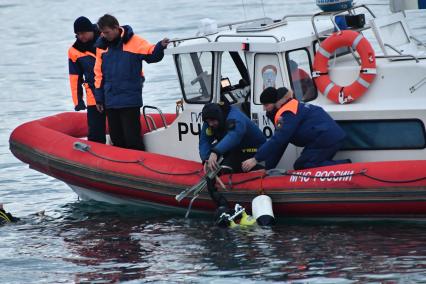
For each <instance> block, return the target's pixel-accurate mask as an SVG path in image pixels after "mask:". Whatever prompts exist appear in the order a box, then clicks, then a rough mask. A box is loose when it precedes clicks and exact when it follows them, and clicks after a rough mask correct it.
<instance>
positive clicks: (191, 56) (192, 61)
mask: <svg viewBox="0 0 426 284" xmlns="http://www.w3.org/2000/svg"><path fill="white" fill-rule="evenodd" d="M175 61H176V66H177V71H178V75H179V82H180V85H181V88H182V93H183V96H184V99H185V101H186V102H188V103H195V104H196V103H200V104H204V103H207V102H210V101H211V99H212V89H213V85H212V83H213V80H212V74H213V54H212V53H211V52H192V53H188V54H178V55H176V56H175Z"/></svg>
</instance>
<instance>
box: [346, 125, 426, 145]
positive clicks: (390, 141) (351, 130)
mask: <svg viewBox="0 0 426 284" xmlns="http://www.w3.org/2000/svg"><path fill="white" fill-rule="evenodd" d="M338 124H339V125H340V126H341V127H342V128H343V130H344V131H345V132H346V140H345V144H344V146H343V148H342V150H400V149H424V148H425V147H426V139H425V127H424V124H423V122H422V121H421V120H418V119H402V120H399V119H398V120H358V121H338Z"/></svg>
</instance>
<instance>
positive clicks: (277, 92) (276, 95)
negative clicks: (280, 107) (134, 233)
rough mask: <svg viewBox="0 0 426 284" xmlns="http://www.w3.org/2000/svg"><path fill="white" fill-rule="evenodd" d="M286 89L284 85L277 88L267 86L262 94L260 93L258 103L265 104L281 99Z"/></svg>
mask: <svg viewBox="0 0 426 284" xmlns="http://www.w3.org/2000/svg"><path fill="white" fill-rule="evenodd" d="M287 92H288V90H287V88H286V87H281V88H278V89H275V88H274V87H268V88H266V89H265V90H263V92H262V94H260V103H261V104H263V105H265V104H274V103H276V102H277V101H278V100H280V99H282V98H283V97H284V96H285V95H286V94H287Z"/></svg>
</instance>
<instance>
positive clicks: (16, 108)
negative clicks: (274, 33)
mask: <svg viewBox="0 0 426 284" xmlns="http://www.w3.org/2000/svg"><path fill="white" fill-rule="evenodd" d="M121 2H122V1H111V0H108V1H102V2H100V1H99V2H96V3H95V2H93V1H92V2H88V1H81V0H77V1H48V0H39V1H26V0H21V1H18V0H16V1H15V0H0V19H1V22H2V24H1V25H0V121H1V123H0V203H5V207H6V209H7V210H9V211H11V212H13V213H15V214H16V215H17V216H19V217H21V218H22V221H21V222H19V223H18V224H14V225H7V226H5V227H1V228H0V283H70V282H71V283H72V282H82V283H84V282H90V283H114V282H126V281H129V282H128V283H139V282H145V281H152V282H167V283H168V282H202V283H204V282H209V283H241V282H242V281H244V283H251V282H275V281H279V282H292V283H353V282H363V283H364V282H368V283H426V236H425V232H426V222H420V221H419V222H416V221H411V222H398V221H393V222H386V221H374V222H371V221H357V222H353V221H343V222H333V221H322V222H311V221H305V220H280V223H279V224H278V225H277V226H275V227H273V228H250V229H236V230H223V229H218V228H215V227H212V220H211V218H209V217H197V218H193V219H190V220H185V219H184V218H183V216H181V215H180V214H173V215H171V214H170V213H169V214H161V212H147V211H144V210H141V209H136V208H131V207H117V206H109V205H105V204H101V203H94V202H81V201H78V199H77V196H76V195H75V194H74V193H73V192H72V191H71V189H69V188H68V187H67V186H66V185H65V184H64V183H62V182H60V181H58V180H55V179H53V178H51V177H48V176H46V175H43V174H40V173H38V172H36V171H33V170H31V169H28V166H27V165H25V164H23V163H21V162H20V161H18V160H17V159H16V158H15V157H13V155H12V154H11V153H10V151H9V145H8V139H9V135H10V133H11V131H12V130H13V129H14V128H15V127H16V126H18V125H19V124H21V123H23V122H25V121H29V120H32V119H36V118H40V117H43V116H47V115H52V114H55V113H58V112H63V111H72V110H73V107H72V102H71V95H70V91H69V85H68V74H67V72H68V69H67V49H68V47H69V45H70V44H71V43H72V42H73V30H72V23H73V21H74V19H75V18H76V17H78V16H81V15H86V16H88V17H89V18H91V19H92V20H94V21H95V20H96V19H97V18H98V17H99V16H101V15H102V14H104V13H107V12H108V13H112V14H113V15H115V16H117V18H118V19H119V20H120V23H121V24H130V25H131V26H132V27H133V28H134V30H135V32H136V33H137V34H141V35H142V36H143V37H145V38H146V39H148V40H150V41H151V42H155V41H157V40H160V39H161V38H163V37H164V36H168V37H170V38H173V37H184V36H192V35H194V34H195V32H196V27H197V25H198V21H199V19H202V18H206V17H209V18H213V19H216V20H218V22H219V23H223V22H230V21H236V20H242V19H244V18H245V17H247V18H258V17H263V9H262V7H261V6H260V3H261V2H262V1H261V0H259V1H258V0H256V1H254V0H244V1H243V2H242V1H240V0H236V1H204V0H203V1H194V0H174V1H172V0H162V1H136V0H132V1H124V3H121ZM263 2H264V4H265V13H266V15H267V16H271V17H274V18H279V17H282V16H283V15H284V14H289V13H307V12H311V11H314V10H316V7H315V5H313V4H312V3H313V2H314V1H313V0H312V1H311V0H304V1H302V0H281V1H279V0H263ZM366 2H367V1H358V3H366ZM373 2H374V3H387V1H386V0H376V1H373ZM242 3H244V4H245V5H244V6H245V8H246V10H245V11H244V9H243V8H242V6H243V5H242ZM374 9H375V12H376V13H377V14H379V15H380V14H384V13H387V12H388V8H387V7H386V6H374ZM409 15H410V17H411V19H410V21H409V24H410V26H411V27H412V28H413V30H414V33H415V35H417V36H418V37H420V38H422V39H423V40H425V39H426V29H425V23H426V21H425V13H423V12H414V13H409ZM145 73H146V74H147V82H146V84H145V88H144V102H145V103H146V104H150V105H158V106H160V107H161V108H162V109H163V110H164V111H166V112H167V111H169V112H172V111H174V102H175V101H176V100H177V99H179V98H180V95H179V91H178V90H179V86H178V83H177V81H176V79H175V78H176V76H175V69H174V67H173V65H172V60H171V58H170V57H166V58H165V59H164V60H163V61H162V62H161V63H158V64H153V65H151V66H147V65H145ZM28 135H31V133H29V134H28ZM42 210H44V211H45V215H44V216H38V215H35V214H34V213H36V212H39V211H42Z"/></svg>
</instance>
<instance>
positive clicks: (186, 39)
mask: <svg viewBox="0 0 426 284" xmlns="http://www.w3.org/2000/svg"><path fill="white" fill-rule="evenodd" d="M207 36H208V35H202V36H192V37H183V38H174V39H171V40H170V42H171V43H173V46H174V47H176V46H178V45H179V44H180V43H181V42H183V41H188V40H196V39H205V40H207V42H211V40H210V39H209V38H208V37H207Z"/></svg>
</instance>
